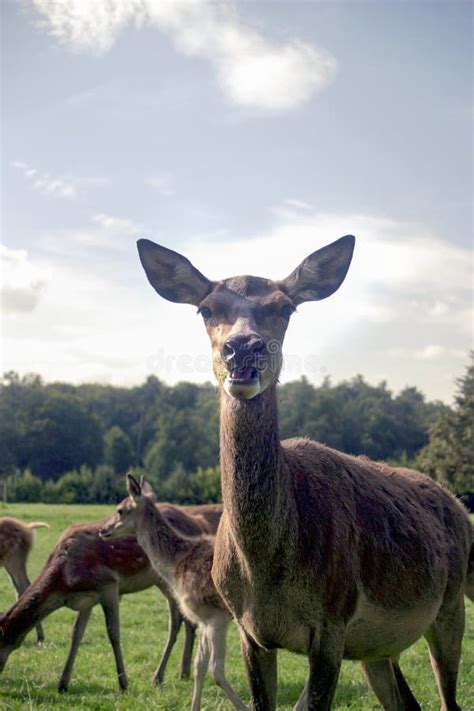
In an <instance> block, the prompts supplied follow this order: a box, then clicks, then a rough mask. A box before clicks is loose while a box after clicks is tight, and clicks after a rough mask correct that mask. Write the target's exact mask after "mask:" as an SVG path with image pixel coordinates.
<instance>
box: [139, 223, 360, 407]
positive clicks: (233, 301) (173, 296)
mask: <svg viewBox="0 0 474 711" xmlns="http://www.w3.org/2000/svg"><path fill="white" fill-rule="evenodd" d="M354 242H355V239H354V237H352V236H351V235H346V236H345V237H341V238H340V239H338V240H337V241H336V242H333V243H332V244H329V245H327V246H326V247H323V248H322V249H319V250H317V251H316V252H313V253H312V254H310V255H309V256H308V257H306V259H304V260H303V261H302V262H301V264H300V265H299V266H298V267H297V268H296V269H295V270H294V271H292V272H291V274H289V276H287V277H286V278H285V279H282V280H280V281H272V280H271V279H263V278H261V277H253V276H238V277H231V278H229V279H223V280H221V281H210V280H209V279H207V278H206V277H205V276H204V275H203V274H201V272H200V271H198V270H197V269H196V268H195V267H194V266H193V265H192V264H191V262H190V261H189V260H188V259H186V257H183V256H182V255H180V254H178V253H177V252H173V251H172V250H171V249H167V248H166V247H161V246H160V245H158V244H155V243H154V242H151V241H150V240H147V239H141V240H138V243H137V246H138V253H139V255H140V260H141V263H142V265H143V268H144V269H145V272H146V275H147V277H148V280H149V282H150V284H151V285H152V286H153V288H154V289H155V290H156V291H157V292H158V293H159V294H160V296H163V297H164V298H165V299H168V300H169V301H174V302H178V303H184V304H192V305H193V306H197V308H198V312H199V313H200V314H201V316H202V318H203V320H204V324H205V327H206V330H207V333H208V335H209V338H210V340H211V346H212V363H213V368H214V373H215V375H216V378H217V381H218V383H219V384H220V385H221V387H224V389H225V390H226V392H227V393H228V394H229V395H231V396H232V397H237V398H242V399H251V398H253V397H255V396H256V395H259V394H260V393H262V392H264V391H265V390H266V389H267V388H268V387H269V386H270V385H274V384H275V383H276V382H277V380H278V376H279V374H280V370H281V366H282V345H283V339H284V337H285V332H286V329H287V327H288V323H289V320H290V317H291V315H292V313H293V312H294V311H295V309H296V307H297V306H298V305H299V304H302V303H303V302H305V301H319V300H320V299H326V298H327V297H328V296H331V294H333V293H334V292H335V291H336V290H337V289H338V288H339V287H340V286H341V284H342V282H343V281H344V278H345V276H346V274H347V270H348V269H349V265H350V263H351V259H352V252H353V249H354Z"/></svg>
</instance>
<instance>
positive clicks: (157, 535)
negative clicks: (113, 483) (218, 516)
mask: <svg viewBox="0 0 474 711" xmlns="http://www.w3.org/2000/svg"><path fill="white" fill-rule="evenodd" d="M127 490H128V493H129V496H128V498H127V499H124V500H123V501H122V502H121V503H120V504H119V505H118V506H117V512H116V514H115V516H113V517H112V518H111V519H110V520H109V521H108V522H107V523H106V524H105V525H104V526H103V528H102V531H101V535H102V536H103V537H104V538H107V539H114V540H115V539H117V538H121V537H122V536H130V535H136V537H137V542H138V543H139V544H140V546H141V547H142V548H143V550H144V551H145V552H146V554H147V556H148V558H149V559H150V562H151V564H152V566H153V567H154V569H155V570H156V572H157V573H159V575H161V576H162V577H163V578H164V580H166V582H167V583H168V586H169V589H170V590H171V592H172V594H173V595H174V597H175V599H176V601H177V602H178V604H179V607H180V609H181V611H182V613H183V615H184V616H185V617H186V618H187V619H188V620H190V621H191V622H193V623H194V624H197V625H198V626H199V651H198V654H197V656H196V662H195V677H194V691H193V699H192V703H191V711H199V709H200V708H201V695H202V687H203V684H204V677H205V675H206V672H207V669H208V666H209V662H210V665H211V669H212V673H213V675H214V679H215V681H216V683H217V684H218V685H219V686H220V687H221V688H222V689H223V690H224V691H225V693H226V694H227V696H228V697H229V699H230V700H231V701H232V703H233V704H234V706H235V708H236V709H238V711H245V710H246V709H247V707H246V706H245V705H244V704H243V703H242V701H241V700H240V699H239V697H238V696H237V694H236V693H235V691H234V689H233V688H232V686H231V685H230V684H229V682H228V681H227V679H226V676H225V655H226V638H227V629H228V627H229V623H230V621H231V619H232V616H231V614H230V612H229V610H228V609H227V608H226V606H225V604H224V602H223V601H222V598H221V597H220V595H219V593H218V592H217V590H216V588H215V586H214V583H213V581H212V577H211V568H212V559H213V555H214V539H213V537H211V536H202V537H200V538H194V539H192V538H189V537H188V536H186V535H183V534H182V533H179V532H178V531H177V530H176V529H174V528H172V526H170V525H169V523H168V522H167V520H166V518H165V517H164V516H162V514H161V512H160V510H159V508H158V507H157V506H155V502H156V497H155V494H154V492H153V489H152V488H151V486H150V485H149V484H148V482H146V481H145V480H144V478H143V477H142V478H141V480H140V483H138V481H137V480H136V479H135V478H134V477H133V476H131V475H130V474H128V475H127Z"/></svg>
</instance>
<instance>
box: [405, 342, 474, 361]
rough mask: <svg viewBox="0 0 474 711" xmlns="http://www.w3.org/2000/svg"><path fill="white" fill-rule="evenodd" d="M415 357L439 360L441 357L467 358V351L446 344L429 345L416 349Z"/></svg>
mask: <svg viewBox="0 0 474 711" xmlns="http://www.w3.org/2000/svg"><path fill="white" fill-rule="evenodd" d="M413 357H414V358H416V359H417V360H438V359H439V358H460V359H465V358H466V351H464V350H462V349H457V348H447V347H446V346H436V345H429V346H425V347H424V348H420V349H419V350H415V351H414V353H413Z"/></svg>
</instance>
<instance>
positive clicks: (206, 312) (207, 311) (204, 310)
mask: <svg viewBox="0 0 474 711" xmlns="http://www.w3.org/2000/svg"><path fill="white" fill-rule="evenodd" d="M198 313H199V314H201V316H202V317H203V319H204V321H207V320H208V319H210V318H211V316H212V311H211V309H210V308H209V307H208V306H203V307H202V308H200V309H199V310H198Z"/></svg>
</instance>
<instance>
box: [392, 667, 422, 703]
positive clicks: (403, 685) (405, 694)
mask: <svg viewBox="0 0 474 711" xmlns="http://www.w3.org/2000/svg"><path fill="white" fill-rule="evenodd" d="M391 661H392V667H393V673H394V674H395V679H396V680H397V685H398V690H399V692H400V696H401V697H402V701H403V708H404V709H405V711H421V706H420V704H419V703H418V701H417V700H416V699H415V697H414V696H413V692H412V690H411V689H410V687H409V686H408V684H407V681H406V679H405V677H404V676H403V674H402V670H401V669H400V664H399V662H398V658H396V657H392V660H391Z"/></svg>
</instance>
